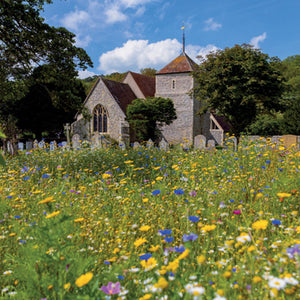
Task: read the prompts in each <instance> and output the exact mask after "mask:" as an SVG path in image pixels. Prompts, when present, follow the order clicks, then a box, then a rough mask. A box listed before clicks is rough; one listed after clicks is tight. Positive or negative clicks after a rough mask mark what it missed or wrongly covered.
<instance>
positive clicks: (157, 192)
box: [152, 190, 160, 196]
mask: <svg viewBox="0 0 300 300" xmlns="http://www.w3.org/2000/svg"><path fill="white" fill-rule="evenodd" d="M159 194H160V190H155V191H153V192H152V195H153V196H156V195H159Z"/></svg>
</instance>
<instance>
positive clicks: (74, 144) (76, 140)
mask: <svg viewBox="0 0 300 300" xmlns="http://www.w3.org/2000/svg"><path fill="white" fill-rule="evenodd" d="M72 147H73V150H78V149H80V136H79V134H77V133H75V134H74V135H73V136H72Z"/></svg>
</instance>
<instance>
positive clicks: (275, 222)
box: [272, 219, 281, 225]
mask: <svg viewBox="0 0 300 300" xmlns="http://www.w3.org/2000/svg"><path fill="white" fill-rule="evenodd" d="M272 224H273V225H281V221H280V220H276V219H274V220H273V221H272Z"/></svg>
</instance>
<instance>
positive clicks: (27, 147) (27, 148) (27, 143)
mask: <svg viewBox="0 0 300 300" xmlns="http://www.w3.org/2000/svg"><path fill="white" fill-rule="evenodd" d="M32 147H33V143H32V142H31V141H28V142H26V150H31V149H32Z"/></svg>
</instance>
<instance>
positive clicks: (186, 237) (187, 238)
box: [182, 233, 198, 242]
mask: <svg viewBox="0 0 300 300" xmlns="http://www.w3.org/2000/svg"><path fill="white" fill-rule="evenodd" d="M197 238H198V235H197V234H195V233H191V234H190V235H187V234H184V235H183V238H182V240H183V241H184V242H188V241H195V240H196V239H197Z"/></svg>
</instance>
